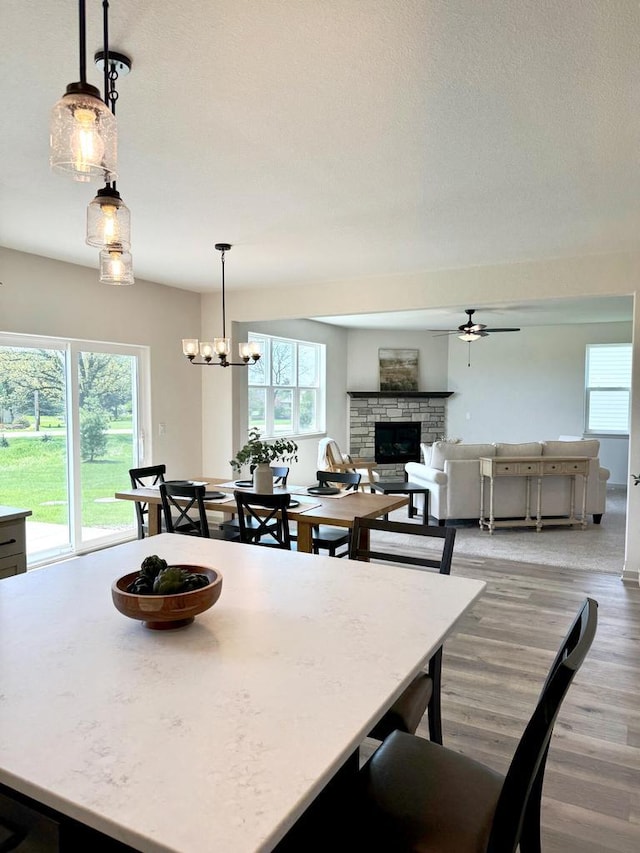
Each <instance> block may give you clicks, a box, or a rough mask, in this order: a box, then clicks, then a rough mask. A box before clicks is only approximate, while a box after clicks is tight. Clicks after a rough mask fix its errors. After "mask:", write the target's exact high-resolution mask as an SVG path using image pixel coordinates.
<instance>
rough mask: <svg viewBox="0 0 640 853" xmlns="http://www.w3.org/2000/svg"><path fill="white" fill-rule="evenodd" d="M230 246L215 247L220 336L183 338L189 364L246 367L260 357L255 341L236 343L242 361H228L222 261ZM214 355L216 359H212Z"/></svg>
mask: <svg viewBox="0 0 640 853" xmlns="http://www.w3.org/2000/svg"><path fill="white" fill-rule="evenodd" d="M230 248H231V244H230V243H216V249H217V250H218V251H219V252H220V261H221V264H222V337H221V338H214V339H213V341H199V340H198V339H197V338H183V339H182V352H183V355H186V357H187V358H188V359H189V361H190V362H191V364H197V365H199V366H201V367H206V366H209V367H246V366H247V364H249V362H250V361H251V362H252V363H253V364H255V363H256V361H258V359H259V358H260V355H261V353H260V347H259V346H258V344H257V343H256V342H255V341H249V342H248V343H241V344H238V351H239V353H240V358H241V359H242V361H229V360H228V358H229V356H230V355H231V338H228V337H227V331H226V328H227V318H226V307H225V287H224V285H225V282H224V262H225V254H226V253H227V252H228V251H229V249H230ZM198 352H199V353H200V356H201V357H202V359H203V360H202V361H196V360H195V358H196V356H197V355H198ZM214 356H215V357H216V358H217V359H218V361H214V360H213V358H214Z"/></svg>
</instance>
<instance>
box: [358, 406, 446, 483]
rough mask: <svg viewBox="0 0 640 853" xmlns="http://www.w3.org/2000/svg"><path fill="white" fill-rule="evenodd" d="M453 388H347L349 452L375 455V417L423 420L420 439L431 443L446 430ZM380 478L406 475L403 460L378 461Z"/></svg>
mask: <svg viewBox="0 0 640 853" xmlns="http://www.w3.org/2000/svg"><path fill="white" fill-rule="evenodd" d="M452 393H453V392H452V391H347V395H348V396H349V418H348V434H349V453H350V454H351V456H360V457H363V458H365V459H373V458H374V456H375V443H374V433H375V426H374V425H375V423H376V421H383V422H384V421H386V422H391V421H420V422H421V424H422V426H421V429H420V441H421V442H423V443H425V444H431V443H432V442H433V441H437V440H438V439H439V438H442V436H443V435H445V433H446V398H447V397H450V396H451V394H452ZM378 473H379V474H380V479H383V480H395V479H400V480H401V479H403V478H404V463H402V464H398V465H393V464H390V465H379V466H378Z"/></svg>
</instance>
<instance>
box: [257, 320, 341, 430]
mask: <svg viewBox="0 0 640 853" xmlns="http://www.w3.org/2000/svg"><path fill="white" fill-rule="evenodd" d="M249 340H250V341H257V342H258V343H259V344H260V351H261V352H262V358H261V359H260V361H258V362H256V363H255V364H251V365H249V368H248V383H249V397H248V412H249V417H248V422H249V427H256V428H257V429H259V430H260V432H261V434H262V435H263V436H265V437H269V436H277V435H305V434H309V433H315V432H322V431H323V430H324V420H325V410H324V385H325V350H326V347H325V345H324V344H315V343H310V342H308V341H292V340H288V339H286V338H273V337H271V336H270V335H261V334H255V333H253V332H249Z"/></svg>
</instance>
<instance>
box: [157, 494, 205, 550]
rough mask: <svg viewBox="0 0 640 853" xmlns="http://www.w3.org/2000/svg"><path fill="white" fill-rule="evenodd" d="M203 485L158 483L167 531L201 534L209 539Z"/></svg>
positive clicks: (193, 534) (189, 534)
mask: <svg viewBox="0 0 640 853" xmlns="http://www.w3.org/2000/svg"><path fill="white" fill-rule="evenodd" d="M205 491H206V487H205V486H192V485H182V484H177V483H160V500H161V501H162V511H163V513H164V523H165V527H166V530H167V533H182V534H184V535H186V536H201V537H202V538H204V539H210V538H211V534H210V531H209V522H208V520H207V511H206V509H205V506H204V500H205V498H204V496H205Z"/></svg>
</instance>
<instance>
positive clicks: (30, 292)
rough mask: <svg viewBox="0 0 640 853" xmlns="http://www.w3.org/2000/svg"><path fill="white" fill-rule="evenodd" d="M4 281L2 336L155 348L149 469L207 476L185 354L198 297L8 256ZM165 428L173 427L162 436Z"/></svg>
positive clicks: (196, 323)
mask: <svg viewBox="0 0 640 853" xmlns="http://www.w3.org/2000/svg"><path fill="white" fill-rule="evenodd" d="M0 280H1V281H2V282H3V284H4V286H3V287H0V331H3V332H14V333H18V334H32V335H50V336H54V337H55V336H58V337H66V338H80V339H87V340H96V341H110V342H114V343H127V344H137V345H140V346H148V347H149V348H150V369H151V418H152V428H153V435H152V437H151V451H150V457H149V458H148V460H147V461H148V462H149V463H156V464H157V463H162V462H165V463H166V465H167V471H168V472H169V474H170V475H172V476H176V477H180V476H189V475H195V474H197V473H199V472H201V470H202V453H201V429H200V426H201V409H202V391H201V375H200V372H199V369H198V368H195V367H192V366H191V365H190V364H189V363H188V362H187V360H186V359H185V358H184V356H183V355H182V346H181V339H182V338H183V337H190V336H191V335H194V336H197V334H198V330H199V328H200V296H199V294H197V293H189V292H188V291H184V290H177V289H176V288H172V287H164V286H162V285H159V284H152V283H151V282H147V281H142V280H136V283H135V284H134V285H133V286H132V287H112V286H109V285H104V284H100V283H99V282H98V273H97V270H91V269H87V268H86V267H79V266H76V265H74V264H65V263H62V262H60V261H53V260H50V259H49V258H42V257H39V256H37V255H28V254H24V253H22V252H14V251H11V250H9V249H4V248H0ZM160 423H164V424H166V432H165V434H164V435H162V436H161V435H159V430H158V424H160ZM123 485H126V484H123Z"/></svg>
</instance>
